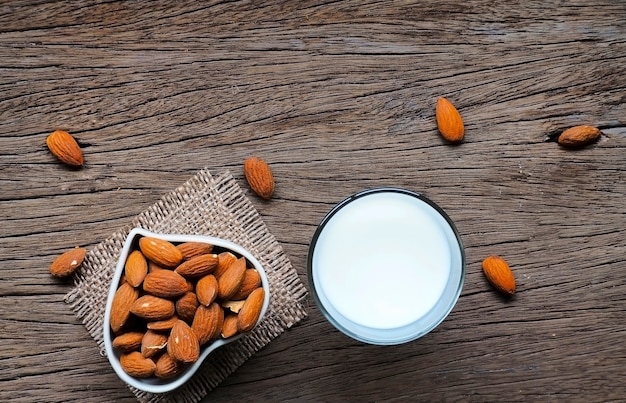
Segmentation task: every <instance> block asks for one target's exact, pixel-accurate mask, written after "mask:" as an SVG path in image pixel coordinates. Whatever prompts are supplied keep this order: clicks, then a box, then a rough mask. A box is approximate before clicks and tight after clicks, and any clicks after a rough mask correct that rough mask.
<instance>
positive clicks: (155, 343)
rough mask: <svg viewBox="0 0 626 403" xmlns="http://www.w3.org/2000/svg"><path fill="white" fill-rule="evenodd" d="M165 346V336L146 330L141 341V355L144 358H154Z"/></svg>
mask: <svg viewBox="0 0 626 403" xmlns="http://www.w3.org/2000/svg"><path fill="white" fill-rule="evenodd" d="M165 346H167V335H166V334H163V333H158V332H155V331H154V330H148V331H147V332H146V333H145V334H144V335H143V338H142V339H141V354H143V356H144V357H146V358H150V357H154V356H155V355H157V354H158V353H160V352H161V351H162V350H163V349H164V348H165Z"/></svg>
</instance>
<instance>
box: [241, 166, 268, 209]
mask: <svg viewBox="0 0 626 403" xmlns="http://www.w3.org/2000/svg"><path fill="white" fill-rule="evenodd" d="M243 172H244V174H245V175H246V181H248V185H250V189H252V191H254V193H256V194H257V195H258V196H259V197H261V198H263V199H265V200H269V199H271V198H272V195H273V194H274V175H273V174H272V170H271V169H270V166H269V165H268V164H267V162H265V161H264V160H262V159H261V158H258V157H250V158H248V159H246V160H245V161H244V163H243Z"/></svg>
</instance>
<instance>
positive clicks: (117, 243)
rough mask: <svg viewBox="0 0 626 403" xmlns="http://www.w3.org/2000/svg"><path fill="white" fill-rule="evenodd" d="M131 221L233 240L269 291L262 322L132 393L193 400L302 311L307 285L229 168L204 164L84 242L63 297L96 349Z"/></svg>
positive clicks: (141, 396) (134, 224) (150, 397)
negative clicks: (166, 387)
mask: <svg viewBox="0 0 626 403" xmlns="http://www.w3.org/2000/svg"><path fill="white" fill-rule="evenodd" d="M135 227H140V228H144V229H147V230H150V231H153V232H157V233H165V234H189V235H210V236H214V237H218V238H222V239H227V240H229V241H232V242H235V243H237V244H239V245H241V246H242V247H244V248H246V249H247V250H248V251H249V252H250V253H252V255H254V257H255V258H256V259H258V260H259V261H260V262H261V264H262V265H263V267H264V268H265V270H266V272H267V277H268V280H269V284H270V295H271V298H270V305H269V308H268V311H267V314H266V316H265V317H264V319H263V320H262V322H261V323H260V324H259V325H258V326H257V327H255V328H254V330H253V331H252V332H251V333H249V334H247V335H246V336H244V337H243V338H241V339H239V340H237V341H235V342H233V343H231V344H228V345H226V346H224V347H221V348H219V349H217V350H216V351H215V352H214V353H212V354H211V355H210V356H209V357H208V358H207V359H206V361H205V362H204V364H203V365H202V367H201V368H200V369H199V370H198V372H196V374H195V375H194V376H193V377H192V379H190V380H189V381H188V382H187V383H186V384H184V385H183V386H181V387H180V388H178V389H176V390H174V391H172V392H168V393H163V394H152V393H146V392H143V391H140V390H137V389H135V388H133V387H130V386H129V388H130V389H131V390H132V391H133V393H134V394H135V396H136V397H137V399H138V400H139V401H141V402H197V401H199V400H200V399H202V398H204V397H205V396H206V395H207V394H208V392H210V391H211V390H212V389H213V388H215V387H216V386H217V385H218V384H219V383H220V382H221V381H223V380H224V379H225V378H226V377H227V376H228V375H230V374H231V373H232V372H233V371H235V370H236V369H237V368H238V367H239V366H241V365H242V364H243V363H244V362H245V361H246V360H247V359H248V358H250V357H251V356H252V355H253V354H254V353H255V352H257V351H258V350H260V349H261V348H262V347H264V346H265V345H267V344H268V343H270V342H271V341H272V340H273V339H275V338H276V337H278V336H279V335H280V334H281V333H283V332H284V331H285V330H286V329H288V328H290V327H292V326H293V325H294V324H296V323H298V322H299V321H300V320H302V319H303V318H304V317H306V305H305V300H306V298H307V290H306V288H305V287H304V285H303V284H302V282H301V281H300V279H299V278H298V275H297V272H296V270H295V269H294V268H293V267H292V265H291V262H290V261H289V259H288V258H287V256H286V255H285V253H284V251H283V249H282V247H281V246H280V244H279V243H278V242H277V240H276V238H274V236H273V235H272V234H271V233H270V232H269V231H268V228H267V227H266V225H265V223H264V222H263V220H262V219H261V217H260V216H259V214H258V212H257V211H256V209H255V208H254V207H253V205H252V203H251V202H250V200H249V199H248V198H247V197H246V196H245V194H244V193H243V191H242V189H241V188H240V187H239V185H238V184H237V182H236V181H235V179H234V178H233V177H232V175H231V174H230V173H229V172H224V173H222V174H221V175H219V176H216V177H213V176H212V175H211V173H210V172H209V171H208V170H207V169H203V170H200V171H199V172H197V173H196V175H194V176H193V177H191V178H190V179H189V180H188V181H187V182H186V183H184V184H183V185H182V186H180V187H179V188H177V189H175V190H174V191H172V192H171V193H169V194H166V195H165V196H163V197H162V198H161V199H160V200H159V201H157V202H156V203H155V204H154V205H152V206H150V207H149V208H148V209H147V210H145V211H144V212H142V213H140V214H139V215H138V216H136V217H135V218H134V219H133V220H132V221H131V222H130V223H129V224H128V225H127V226H125V227H123V228H120V229H119V230H118V231H116V232H115V233H114V234H112V235H111V236H110V237H109V238H107V239H106V240H104V241H103V242H101V243H100V244H98V245H96V246H95V247H93V248H91V249H90V250H89V252H88V253H87V256H86V257H85V260H84V262H83V265H82V267H81V269H80V270H79V272H78V273H77V274H76V275H75V286H74V287H73V288H72V290H70V292H69V293H68V294H67V295H66V297H65V301H66V302H67V303H68V304H69V305H70V307H71V308H72V309H73V310H74V312H75V313H76V315H77V316H78V317H79V318H80V319H81V320H82V322H83V323H84V324H85V327H86V328H87V331H88V332H89V333H90V334H91V336H92V337H93V338H94V340H95V341H96V343H97V344H98V346H99V347H100V352H101V354H102V355H103V356H105V354H106V353H105V350H104V336H103V323H104V312H105V307H106V299H107V295H108V290H109V287H110V284H111V281H112V278H113V274H114V271H115V266H116V264H117V260H118V259H119V256H120V253H121V250H122V246H123V245H124V242H125V241H126V237H127V236H128V233H129V232H130V231H131V230H132V229H133V228H135ZM111 371H113V369H111Z"/></svg>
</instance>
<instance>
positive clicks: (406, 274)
mask: <svg viewBox="0 0 626 403" xmlns="http://www.w3.org/2000/svg"><path fill="white" fill-rule="evenodd" d="M446 225H447V222H446V221H445V219H443V218H442V217H441V216H440V215H439V214H438V213H437V211H436V210H435V209H433V208H432V207H431V206H430V205H428V204H427V203H425V202H423V201H422V200H420V199H417V198H415V197H412V196H410V195H406V194H403V193H398V192H381V193H372V194H369V195H366V196H363V197H360V198H358V199H356V200H354V201H352V202H350V203H348V204H347V205H345V206H344V207H343V208H341V209H340V210H339V211H338V212H336V213H335V215H333V216H332V218H331V219H330V220H329V221H328V222H327V223H326V226H325V227H324V229H323V230H322V232H321V233H320V236H319V238H318V239H317V243H316V245H315V251H314V254H313V270H314V272H315V277H314V278H315V281H316V288H317V289H318V290H319V291H318V292H323V293H324V295H325V296H326V298H327V299H328V301H329V303H331V304H332V305H333V307H334V308H335V309H336V310H337V311H338V312H339V313H341V314H342V315H343V316H345V317H346V318H348V319H349V320H351V321H353V322H355V323H357V324H360V325H362V326H367V327H371V328H377V329H391V328H397V327H400V326H404V325H407V324H410V323H413V322H415V321H416V320H418V319H419V318H421V317H422V316H424V315H425V314H426V313H427V312H428V311H429V310H430V309H431V308H432V307H433V306H434V305H435V303H436V302H437V301H438V300H439V298H440V297H441V295H442V293H443V291H444V287H445V286H446V282H447V281H448V277H449V275H450V265H451V258H450V245H449V244H448V240H447V237H446V236H445V234H444V232H443V228H442V226H444V227H445V226H446Z"/></svg>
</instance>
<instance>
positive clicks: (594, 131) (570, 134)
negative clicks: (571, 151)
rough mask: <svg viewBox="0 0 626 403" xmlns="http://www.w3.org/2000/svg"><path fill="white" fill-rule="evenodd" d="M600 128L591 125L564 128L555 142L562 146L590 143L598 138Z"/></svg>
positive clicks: (579, 145) (575, 146)
mask: <svg viewBox="0 0 626 403" xmlns="http://www.w3.org/2000/svg"><path fill="white" fill-rule="evenodd" d="M600 134H601V132H600V129H598V128H597V127H593V126H587V125H582V126H574V127H570V128H569V129H567V130H565V131H564V132H563V133H561V135H560V136H559V138H558V139H557V142H558V143H559V144H560V145H562V146H563V147H568V148H579V147H584V146H586V145H587V144H591V143H593V142H595V141H597V140H598V139H599V138H600Z"/></svg>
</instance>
